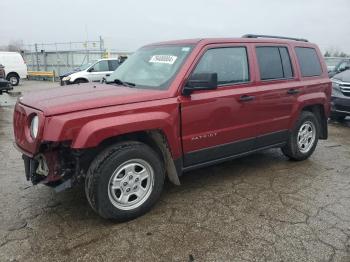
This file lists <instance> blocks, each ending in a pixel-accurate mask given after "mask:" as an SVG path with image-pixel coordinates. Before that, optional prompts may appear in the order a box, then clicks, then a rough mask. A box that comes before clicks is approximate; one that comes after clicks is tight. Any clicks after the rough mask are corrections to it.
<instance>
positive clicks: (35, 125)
mask: <svg viewBox="0 0 350 262" xmlns="http://www.w3.org/2000/svg"><path fill="white" fill-rule="evenodd" d="M38 130H39V117H38V116H37V115H36V116H34V117H33V118H32V122H31V123H30V135H31V136H32V138H34V139H35V138H36V137H37V135H38Z"/></svg>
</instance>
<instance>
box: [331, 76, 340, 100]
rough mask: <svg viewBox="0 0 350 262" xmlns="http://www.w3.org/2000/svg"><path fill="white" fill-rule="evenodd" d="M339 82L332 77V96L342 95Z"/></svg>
mask: <svg viewBox="0 0 350 262" xmlns="http://www.w3.org/2000/svg"><path fill="white" fill-rule="evenodd" d="M339 84H340V83H339V82H338V81H335V80H334V79H332V96H336V97H338V96H342V92H341V90H340V85H339Z"/></svg>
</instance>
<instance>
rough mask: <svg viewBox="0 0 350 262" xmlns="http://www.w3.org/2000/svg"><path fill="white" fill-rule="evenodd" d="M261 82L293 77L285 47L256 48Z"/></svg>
mask: <svg viewBox="0 0 350 262" xmlns="http://www.w3.org/2000/svg"><path fill="white" fill-rule="evenodd" d="M256 55H257V58H258V63H259V69H260V78H261V80H273V79H287V78H292V77H293V69H292V65H291V62H290V56H289V53H288V49H287V48H286V47H277V46H274V47H272V46H261V47H257V48H256Z"/></svg>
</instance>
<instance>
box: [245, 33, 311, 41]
mask: <svg viewBox="0 0 350 262" xmlns="http://www.w3.org/2000/svg"><path fill="white" fill-rule="evenodd" d="M242 37H243V38H260V37H263V38H278V39H287V40H294V41H301V42H309V41H308V40H307V39H304V38H294V37H286V36H275V35H254V34H246V35H242Z"/></svg>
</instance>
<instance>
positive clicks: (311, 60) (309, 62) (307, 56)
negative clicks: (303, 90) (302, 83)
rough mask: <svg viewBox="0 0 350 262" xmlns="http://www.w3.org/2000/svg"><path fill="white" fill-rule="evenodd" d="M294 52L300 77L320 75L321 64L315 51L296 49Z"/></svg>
mask: <svg viewBox="0 0 350 262" xmlns="http://www.w3.org/2000/svg"><path fill="white" fill-rule="evenodd" d="M295 52H296V54H297V57H298V62H299V66H300V70H301V75H302V76H319V75H321V73H322V69H321V64H320V60H319V59H318V56H317V52H316V50H315V49H313V48H309V47H296V48H295Z"/></svg>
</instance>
